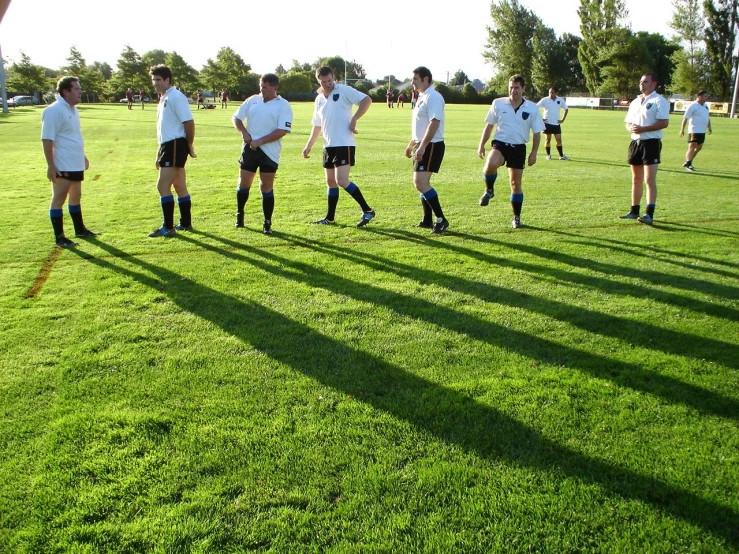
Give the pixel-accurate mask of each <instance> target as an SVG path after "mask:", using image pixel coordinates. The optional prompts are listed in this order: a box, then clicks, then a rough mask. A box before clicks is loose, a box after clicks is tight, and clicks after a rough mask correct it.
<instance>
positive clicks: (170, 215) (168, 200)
mask: <svg viewBox="0 0 739 554" xmlns="http://www.w3.org/2000/svg"><path fill="white" fill-rule="evenodd" d="M161 200H162V216H163V217H164V222H163V224H162V225H163V226H164V228H165V229H172V228H173V227H174V198H173V197H172V195H170V196H167V197H164V198H162V199H161Z"/></svg>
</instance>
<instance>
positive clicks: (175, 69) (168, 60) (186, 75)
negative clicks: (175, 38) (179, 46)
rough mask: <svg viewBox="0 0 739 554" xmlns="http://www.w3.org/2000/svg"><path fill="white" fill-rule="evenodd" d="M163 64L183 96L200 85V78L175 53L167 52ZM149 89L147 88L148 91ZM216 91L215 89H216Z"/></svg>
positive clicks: (193, 69)
mask: <svg viewBox="0 0 739 554" xmlns="http://www.w3.org/2000/svg"><path fill="white" fill-rule="evenodd" d="M164 63H165V64H166V65H167V67H169V69H170V70H171V71H172V80H173V81H174V82H175V83H177V87H178V88H179V89H180V90H181V91H182V92H184V93H185V94H187V93H190V92H193V91H195V90H197V88H198V86H199V85H200V80H199V79H200V76H199V75H198V72H197V71H196V70H195V68H193V67H192V66H191V65H190V64H189V63H187V62H186V61H185V59H184V58H183V57H182V56H180V55H179V54H178V53H177V52H174V51H173V52H168V53H167V54H166V55H165V57H164ZM149 88H151V87H147V90H149ZM216 90H217V89H216Z"/></svg>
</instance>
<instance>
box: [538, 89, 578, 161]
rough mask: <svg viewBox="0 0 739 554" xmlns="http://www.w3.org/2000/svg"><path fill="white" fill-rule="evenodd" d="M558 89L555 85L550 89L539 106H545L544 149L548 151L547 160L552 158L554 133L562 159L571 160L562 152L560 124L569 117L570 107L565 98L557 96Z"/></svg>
mask: <svg viewBox="0 0 739 554" xmlns="http://www.w3.org/2000/svg"><path fill="white" fill-rule="evenodd" d="M557 92H558V90H557V89H556V88H555V87H551V88H550V89H549V96H545V97H544V98H542V99H541V100H539V102H538V104H537V106H539V107H540V108H544V135H545V136H546V142H545V143H544V149H545V150H546V152H547V160H551V159H552V147H551V145H552V135H554V140H555V141H556V142H557V152H558V153H559V159H560V160H569V158H568V157H567V156H565V155H564V153H563V152H562V128H561V127H560V125H562V123H564V122H565V119H567V114H568V113H569V111H570V110H569V108H568V107H567V104H566V103H565V101H564V98H561V97H559V96H557ZM561 110H564V115H563V116H562V119H560V118H559V114H560V111H561Z"/></svg>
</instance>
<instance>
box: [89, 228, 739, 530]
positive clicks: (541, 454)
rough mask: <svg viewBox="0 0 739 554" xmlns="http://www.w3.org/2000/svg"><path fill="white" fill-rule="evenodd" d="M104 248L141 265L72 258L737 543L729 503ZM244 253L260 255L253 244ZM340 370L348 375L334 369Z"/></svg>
mask: <svg viewBox="0 0 739 554" xmlns="http://www.w3.org/2000/svg"><path fill="white" fill-rule="evenodd" d="M209 236H210V235H209ZM183 238H185V237H183ZM213 238H217V237H213ZM186 240H188V241H190V242H192V243H194V244H198V245H200V246H202V247H203V248H204V249H207V250H210V251H212V252H216V253H218V254H220V255H223V256H224V257H227V258H229V259H233V260H234V261H239V262H242V263H248V264H251V265H253V266H255V267H258V268H259V269H262V270H264V271H268V272H271V273H274V274H277V275H280V276H284V277H286V278H288V279H300V280H302V281H305V282H307V283H316V285H317V286H321V287H322V288H327V287H329V288H330V289H341V290H340V292H341V294H347V293H348V292H349V291H352V292H354V294H355V295H358V296H360V297H365V296H367V297H372V298H373V299H374V300H375V301H376V300H377V299H378V295H380V296H379V298H383V297H385V298H386V299H390V298H392V297H399V298H397V300H396V301H397V302H400V303H402V305H406V306H410V308H406V310H405V311H408V310H410V311H411V312H413V313H414V314H415V317H418V318H420V319H427V320H434V321H433V323H436V324H439V325H441V324H442V323H443V320H442V318H443V317H444V316H446V315H449V314H446V313H441V315H440V316H439V312H440V311H441V312H443V310H440V309H439V307H438V306H435V305H431V304H429V303H427V302H422V301H418V300H415V299H413V298H408V297H401V295H396V294H394V293H391V292H388V291H380V290H377V291H374V290H372V287H369V286H367V285H361V284H358V283H353V282H352V283H348V284H347V283H345V282H340V283H339V284H340V285H341V287H346V286H347V285H348V286H349V289H344V288H341V287H340V286H339V285H338V284H337V279H339V280H340V278H339V277H338V276H337V275H331V274H328V273H325V272H322V271H320V270H318V269H317V268H316V267H314V266H308V265H305V264H298V263H295V262H291V261H290V260H286V259H283V258H279V257H276V256H273V257H272V258H274V259H273V260H271V261H274V262H275V264H276V265H270V264H268V263H266V262H264V261H261V260H258V259H256V258H255V257H252V258H249V257H246V256H244V255H242V254H240V253H238V252H235V251H230V250H227V249H224V248H219V247H217V246H212V245H208V244H205V243H202V242H201V241H199V240H196V239H193V238H190V237H187V238H186ZM220 240H222V241H224V239H220ZM224 242H227V243H231V244H232V245H233V248H235V249H238V250H243V249H245V248H246V247H244V246H243V245H239V244H236V243H232V241H224ZM98 245H99V246H100V248H101V249H103V250H105V251H106V252H108V253H109V254H110V255H111V256H114V257H116V258H125V262H124V263H130V264H133V265H135V266H138V269H128V268H125V267H122V266H120V265H116V264H115V263H112V262H110V261H108V260H104V259H100V258H94V257H90V256H89V255H87V254H84V253H79V252H75V253H76V254H77V255H80V256H82V257H85V258H86V259H88V260H89V261H90V262H91V263H93V264H95V265H97V266H99V267H102V268H105V269H108V270H110V271H114V272H117V273H119V274H122V275H125V276H127V277H129V278H130V279H132V280H134V281H137V282H139V283H141V284H142V285H144V286H147V287H151V288H153V289H155V290H158V291H161V292H163V293H164V294H166V295H167V296H168V297H169V298H170V299H171V300H172V301H173V302H175V303H176V304H177V305H178V306H179V307H181V308H182V309H184V310H187V311H189V312H191V313H193V314H195V315H197V316H198V317H201V318H203V319H206V320H208V321H211V322H213V323H214V324H215V325H217V326H218V327H220V328H221V329H223V330H224V331H225V332H227V333H229V334H231V335H232V336H234V337H236V338H238V339H239V340H241V341H243V342H244V343H246V344H249V345H251V346H252V347H253V348H255V349H257V350H259V351H261V352H263V353H264V354H265V355H267V356H270V357H271V358H273V359H274V360H277V361H279V362H281V363H284V364H286V365H288V366H289V367H291V368H292V369H294V370H295V371H299V372H301V373H303V374H304V375H306V376H309V377H311V378H313V379H316V380H317V381H319V382H321V383H322V384H324V385H325V386H329V387H332V388H334V389H336V390H341V391H344V392H345V393H346V394H350V395H352V396H353V397H354V398H355V399H357V400H359V401H361V402H366V403H367V404H369V405H371V406H373V407H374V408H375V409H378V410H382V411H385V412H387V413H390V414H392V415H394V416H395V417H398V418H400V419H402V420H405V421H408V422H409V423H410V424H412V425H414V426H416V427H418V428H420V429H424V430H426V431H428V432H430V433H431V434H433V435H434V436H436V437H438V438H439V439H441V440H444V441H446V442H449V443H451V444H457V445H459V446H460V447H462V448H464V449H466V450H468V451H470V452H474V453H475V454H476V455H478V456H480V457H481V458H483V459H489V460H503V461H505V462H506V463H510V464H514V465H519V466H522V467H528V468H531V469H534V470H538V471H547V472H552V473H553V474H555V475H561V476H567V477H572V478H575V479H578V480H579V481H581V482H583V483H585V484H597V485H598V486H601V487H603V488H604V489H605V490H607V491H609V492H610V493H611V494H614V495H618V496H621V497H624V498H629V499H635V500H638V501H641V502H645V503H648V504H651V505H652V506H653V507H654V508H655V509H656V510H658V511H663V512H666V513H667V514H669V515H670V516H673V517H677V518H680V519H683V520H685V521H687V522H689V523H691V524H694V525H697V526H699V527H701V528H702V529H704V530H706V531H707V532H710V533H712V534H714V535H716V536H717V537H721V538H723V539H724V540H725V541H727V542H728V543H730V544H732V545H739V514H737V512H735V511H734V510H733V509H732V508H731V507H729V506H724V505H722V504H719V503H716V502H713V501H711V500H707V499H705V498H702V497H700V496H698V495H696V494H694V493H692V492H689V491H685V490H682V489H679V488H676V487H674V486H672V485H669V484H667V483H665V482H663V481H661V480H659V479H657V478H654V477H649V476H645V475H641V474H639V473H636V472H635V471H633V470H631V469H629V468H624V467H619V466H615V465H612V464H608V463H606V462H603V461H601V460H596V459H593V458H590V457H588V456H585V455H583V454H581V453H579V452H576V451H574V450H572V449H569V448H566V447H564V446H562V445H560V444H558V443H556V442H553V441H551V440H549V439H547V438H544V437H542V436H541V435H540V434H539V433H537V432H536V431H535V430H533V429H531V428H529V427H527V426H525V425H523V424H522V423H521V422H519V421H517V420H515V419H513V418H511V417H509V416H506V415H504V414H502V413H500V412H499V411H498V410H495V409H494V408H492V407H490V406H485V405H482V404H480V403H478V402H475V401H474V400H473V399H471V398H469V397H468V396H466V395H464V394H462V393H460V392H457V391H454V390H450V389H448V388H445V387H442V386H440V385H438V384H436V383H433V382H430V381H428V380H425V379H421V378H419V377H417V376H415V375H413V374H411V373H408V372H407V371H405V370H404V369H403V368H401V367H397V366H395V365H393V364H390V363H388V362H386V361H385V360H383V359H382V358H378V357H376V356H374V355H373V354H371V353H368V352H363V351H360V350H357V349H354V348H352V347H350V346H347V345H346V344H343V343H341V342H339V341H336V340H334V339H332V338H330V337H327V336H325V335H323V334H321V333H319V332H317V331H316V330H314V329H312V328H310V327H307V326H305V325H303V324H301V323H298V322H296V321H294V320H291V319H290V318H288V317H286V316H284V315H283V314H280V313H278V312H276V311H274V310H271V309H269V308H267V307H266V306H263V305H260V304H257V303H254V302H250V301H242V300H239V299H238V298H235V297H233V296H230V295H227V294H224V293H222V292H220V291H218V290H215V289H212V288H209V287H207V286H205V285H201V284H198V283H195V282H193V281H190V280H182V278H181V277H180V276H179V275H178V274H176V273H174V272H172V271H170V270H168V269H166V268H163V267H160V266H156V265H154V264H151V263H148V262H145V261H143V260H141V259H139V258H136V257H133V256H130V255H128V254H127V253H125V252H123V251H121V250H118V249H116V248H115V247H112V246H110V245H107V244H104V243H102V242H98ZM246 250H248V251H249V252H250V253H257V252H256V251H255V249H252V248H246ZM286 263H287V264H289V265H290V266H291V268H290V269H284V267H281V266H284V264H286ZM331 283H334V284H333V285H331ZM364 289H366V290H364ZM434 314H436V315H434ZM453 315H455V316H461V317H462V318H463V319H467V320H470V321H468V324H471V325H473V327H472V328H470V329H469V330H470V331H471V330H472V329H473V328H478V327H477V326H478V325H483V326H484V325H487V324H486V323H485V322H480V321H479V320H476V319H475V318H471V317H469V316H464V315H463V314H458V313H457V312H454V314H453ZM263 329H270V330H271V332H263V331H262V330H263ZM505 338H506V339H508V338H511V337H505ZM337 367H340V368H351V369H349V370H347V371H345V372H337V371H336V368H337Z"/></svg>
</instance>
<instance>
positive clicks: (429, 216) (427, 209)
mask: <svg viewBox="0 0 739 554" xmlns="http://www.w3.org/2000/svg"><path fill="white" fill-rule="evenodd" d="M421 207H422V208H423V223H428V224H429V225H431V223H433V217H434V214H433V212H432V210H431V205H430V204H429V203H428V202H427V201H426V199H425V198H424V197H423V195H421Z"/></svg>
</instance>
